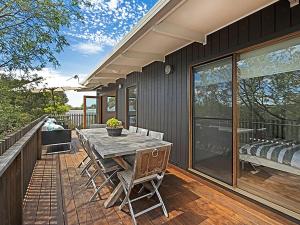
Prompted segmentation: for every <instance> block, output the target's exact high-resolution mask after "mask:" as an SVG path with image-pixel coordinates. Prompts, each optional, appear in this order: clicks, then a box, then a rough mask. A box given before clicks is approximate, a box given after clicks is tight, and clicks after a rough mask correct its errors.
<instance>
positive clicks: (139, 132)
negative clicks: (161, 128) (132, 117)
mask: <svg viewBox="0 0 300 225" xmlns="http://www.w3.org/2000/svg"><path fill="white" fill-rule="evenodd" d="M137 133H138V134H139V135H141V136H147V135H148V130H147V129H144V128H139V127H138V129H137Z"/></svg>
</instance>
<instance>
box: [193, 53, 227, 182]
mask: <svg viewBox="0 0 300 225" xmlns="http://www.w3.org/2000/svg"><path fill="white" fill-rule="evenodd" d="M193 74H194V76H193V79H194V88H193V92H194V93H193V142H194V143H193V157H192V158H193V168H194V169H196V170H198V171H200V172H202V173H205V174H207V175H209V176H211V177H214V178H217V179H219V180H221V181H224V182H226V183H228V184H231V183H232V86H231V80H232V59H231V57H230V58H226V59H222V60H219V61H216V62H213V63H209V64H205V65H202V66H199V67H196V68H194V70H193Z"/></svg>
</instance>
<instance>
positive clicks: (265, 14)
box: [261, 5, 275, 36]
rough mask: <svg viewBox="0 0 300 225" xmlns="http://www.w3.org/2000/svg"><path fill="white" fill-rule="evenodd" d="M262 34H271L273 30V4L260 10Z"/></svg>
mask: <svg viewBox="0 0 300 225" xmlns="http://www.w3.org/2000/svg"><path fill="white" fill-rule="evenodd" d="M261 13H262V18H261V19H262V21H261V26H262V36H265V35H269V34H272V33H273V32H274V31H275V15H274V14H275V10H274V5H271V6H269V7H267V8H264V9H263V10H262V11H261Z"/></svg>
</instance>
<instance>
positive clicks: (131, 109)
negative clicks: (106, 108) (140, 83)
mask: <svg viewBox="0 0 300 225" xmlns="http://www.w3.org/2000/svg"><path fill="white" fill-rule="evenodd" d="M136 92H137V90H136V86H132V87H129V88H127V106H128V107H127V111H128V112H127V123H128V124H127V125H128V126H136V124H137V121H136V115H137V112H136V108H137V95H136V94H137V93H136Z"/></svg>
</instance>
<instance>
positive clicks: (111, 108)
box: [106, 96, 116, 112]
mask: <svg viewBox="0 0 300 225" xmlns="http://www.w3.org/2000/svg"><path fill="white" fill-rule="evenodd" d="M106 111H107V112H115V111H116V97H114V96H108V97H107V98H106Z"/></svg>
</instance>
